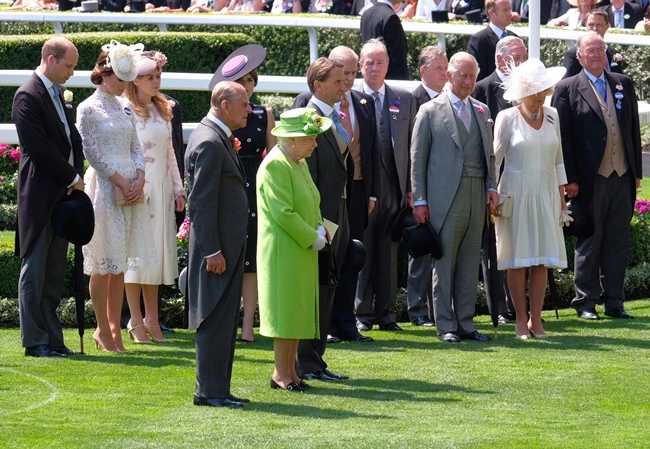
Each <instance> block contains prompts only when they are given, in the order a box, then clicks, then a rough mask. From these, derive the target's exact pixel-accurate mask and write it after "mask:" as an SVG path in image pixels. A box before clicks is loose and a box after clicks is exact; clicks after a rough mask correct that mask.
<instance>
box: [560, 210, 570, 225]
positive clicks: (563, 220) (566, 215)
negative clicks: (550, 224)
mask: <svg viewBox="0 0 650 449" xmlns="http://www.w3.org/2000/svg"><path fill="white" fill-rule="evenodd" d="M572 221H573V218H571V211H570V210H569V209H562V211H561V212H560V226H567V227H568V226H569V224H570V223H571V222H572Z"/></svg>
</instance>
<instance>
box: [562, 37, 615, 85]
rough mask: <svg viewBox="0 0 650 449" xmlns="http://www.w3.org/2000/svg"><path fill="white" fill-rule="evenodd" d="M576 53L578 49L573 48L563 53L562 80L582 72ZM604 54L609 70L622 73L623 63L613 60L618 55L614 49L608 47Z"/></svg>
mask: <svg viewBox="0 0 650 449" xmlns="http://www.w3.org/2000/svg"><path fill="white" fill-rule="evenodd" d="M577 51H578V47H575V46H574V47H571V48H570V49H568V50H567V52H566V53H564V58H562V65H563V66H564V67H566V74H565V75H564V78H570V77H572V76H574V75H577V74H578V73H580V72H581V71H582V66H581V65H580V61H578V55H576V52H577ZM606 53H607V60H608V61H609V70H610V71H612V72H614V73H623V61H621V62H616V61H615V60H614V55H615V54H616V53H618V51H617V50H616V48H614V47H612V46H611V45H608V46H607V50H606Z"/></svg>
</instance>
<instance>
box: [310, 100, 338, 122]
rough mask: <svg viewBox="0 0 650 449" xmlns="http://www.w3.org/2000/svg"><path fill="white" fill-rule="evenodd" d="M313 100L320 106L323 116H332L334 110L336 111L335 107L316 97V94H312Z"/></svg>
mask: <svg viewBox="0 0 650 449" xmlns="http://www.w3.org/2000/svg"><path fill="white" fill-rule="evenodd" d="M311 102H312V103H314V104H315V105H316V106H318V109H320V111H321V112H322V113H323V117H327V118H330V116H331V115H332V112H334V108H333V107H332V106H330V105H329V104H327V103H325V102H323V101H321V100H319V99H318V98H316V95H312V97H311Z"/></svg>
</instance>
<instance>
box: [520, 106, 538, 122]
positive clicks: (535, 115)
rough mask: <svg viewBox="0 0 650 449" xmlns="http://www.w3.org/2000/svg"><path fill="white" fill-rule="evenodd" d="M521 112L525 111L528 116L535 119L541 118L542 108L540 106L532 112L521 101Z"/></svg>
mask: <svg viewBox="0 0 650 449" xmlns="http://www.w3.org/2000/svg"><path fill="white" fill-rule="evenodd" d="M521 112H523V113H524V115H525V116H526V117H528V118H529V119H530V120H532V121H535V120H537V119H538V118H539V116H540V115H541V113H542V109H541V108H540V109H539V110H538V111H537V112H530V111H529V110H528V109H527V108H526V105H525V104H524V103H521Z"/></svg>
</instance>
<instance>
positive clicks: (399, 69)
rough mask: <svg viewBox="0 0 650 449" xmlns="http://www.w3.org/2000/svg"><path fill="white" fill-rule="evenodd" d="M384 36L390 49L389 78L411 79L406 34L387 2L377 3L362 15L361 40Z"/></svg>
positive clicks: (387, 76) (365, 40) (387, 77)
mask: <svg viewBox="0 0 650 449" xmlns="http://www.w3.org/2000/svg"><path fill="white" fill-rule="evenodd" d="M379 37H380V38H382V39H383V40H384V43H385V44H386V48H387V49H388V58H389V59H390V62H389V64H388V73H387V74H386V79H389V80H409V79H411V77H410V76H409V71H408V65H407V62H406V55H407V54H408V47H407V45H406V34H404V28H403V27H402V22H401V21H400V19H399V17H398V16H397V14H395V11H394V10H393V8H392V7H391V6H389V5H387V4H385V3H377V4H376V5H375V6H373V7H371V8H369V9H368V10H366V12H364V13H363V15H362V16H361V40H362V41H363V42H364V43H365V42H367V41H368V40H370V39H372V38H379Z"/></svg>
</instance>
